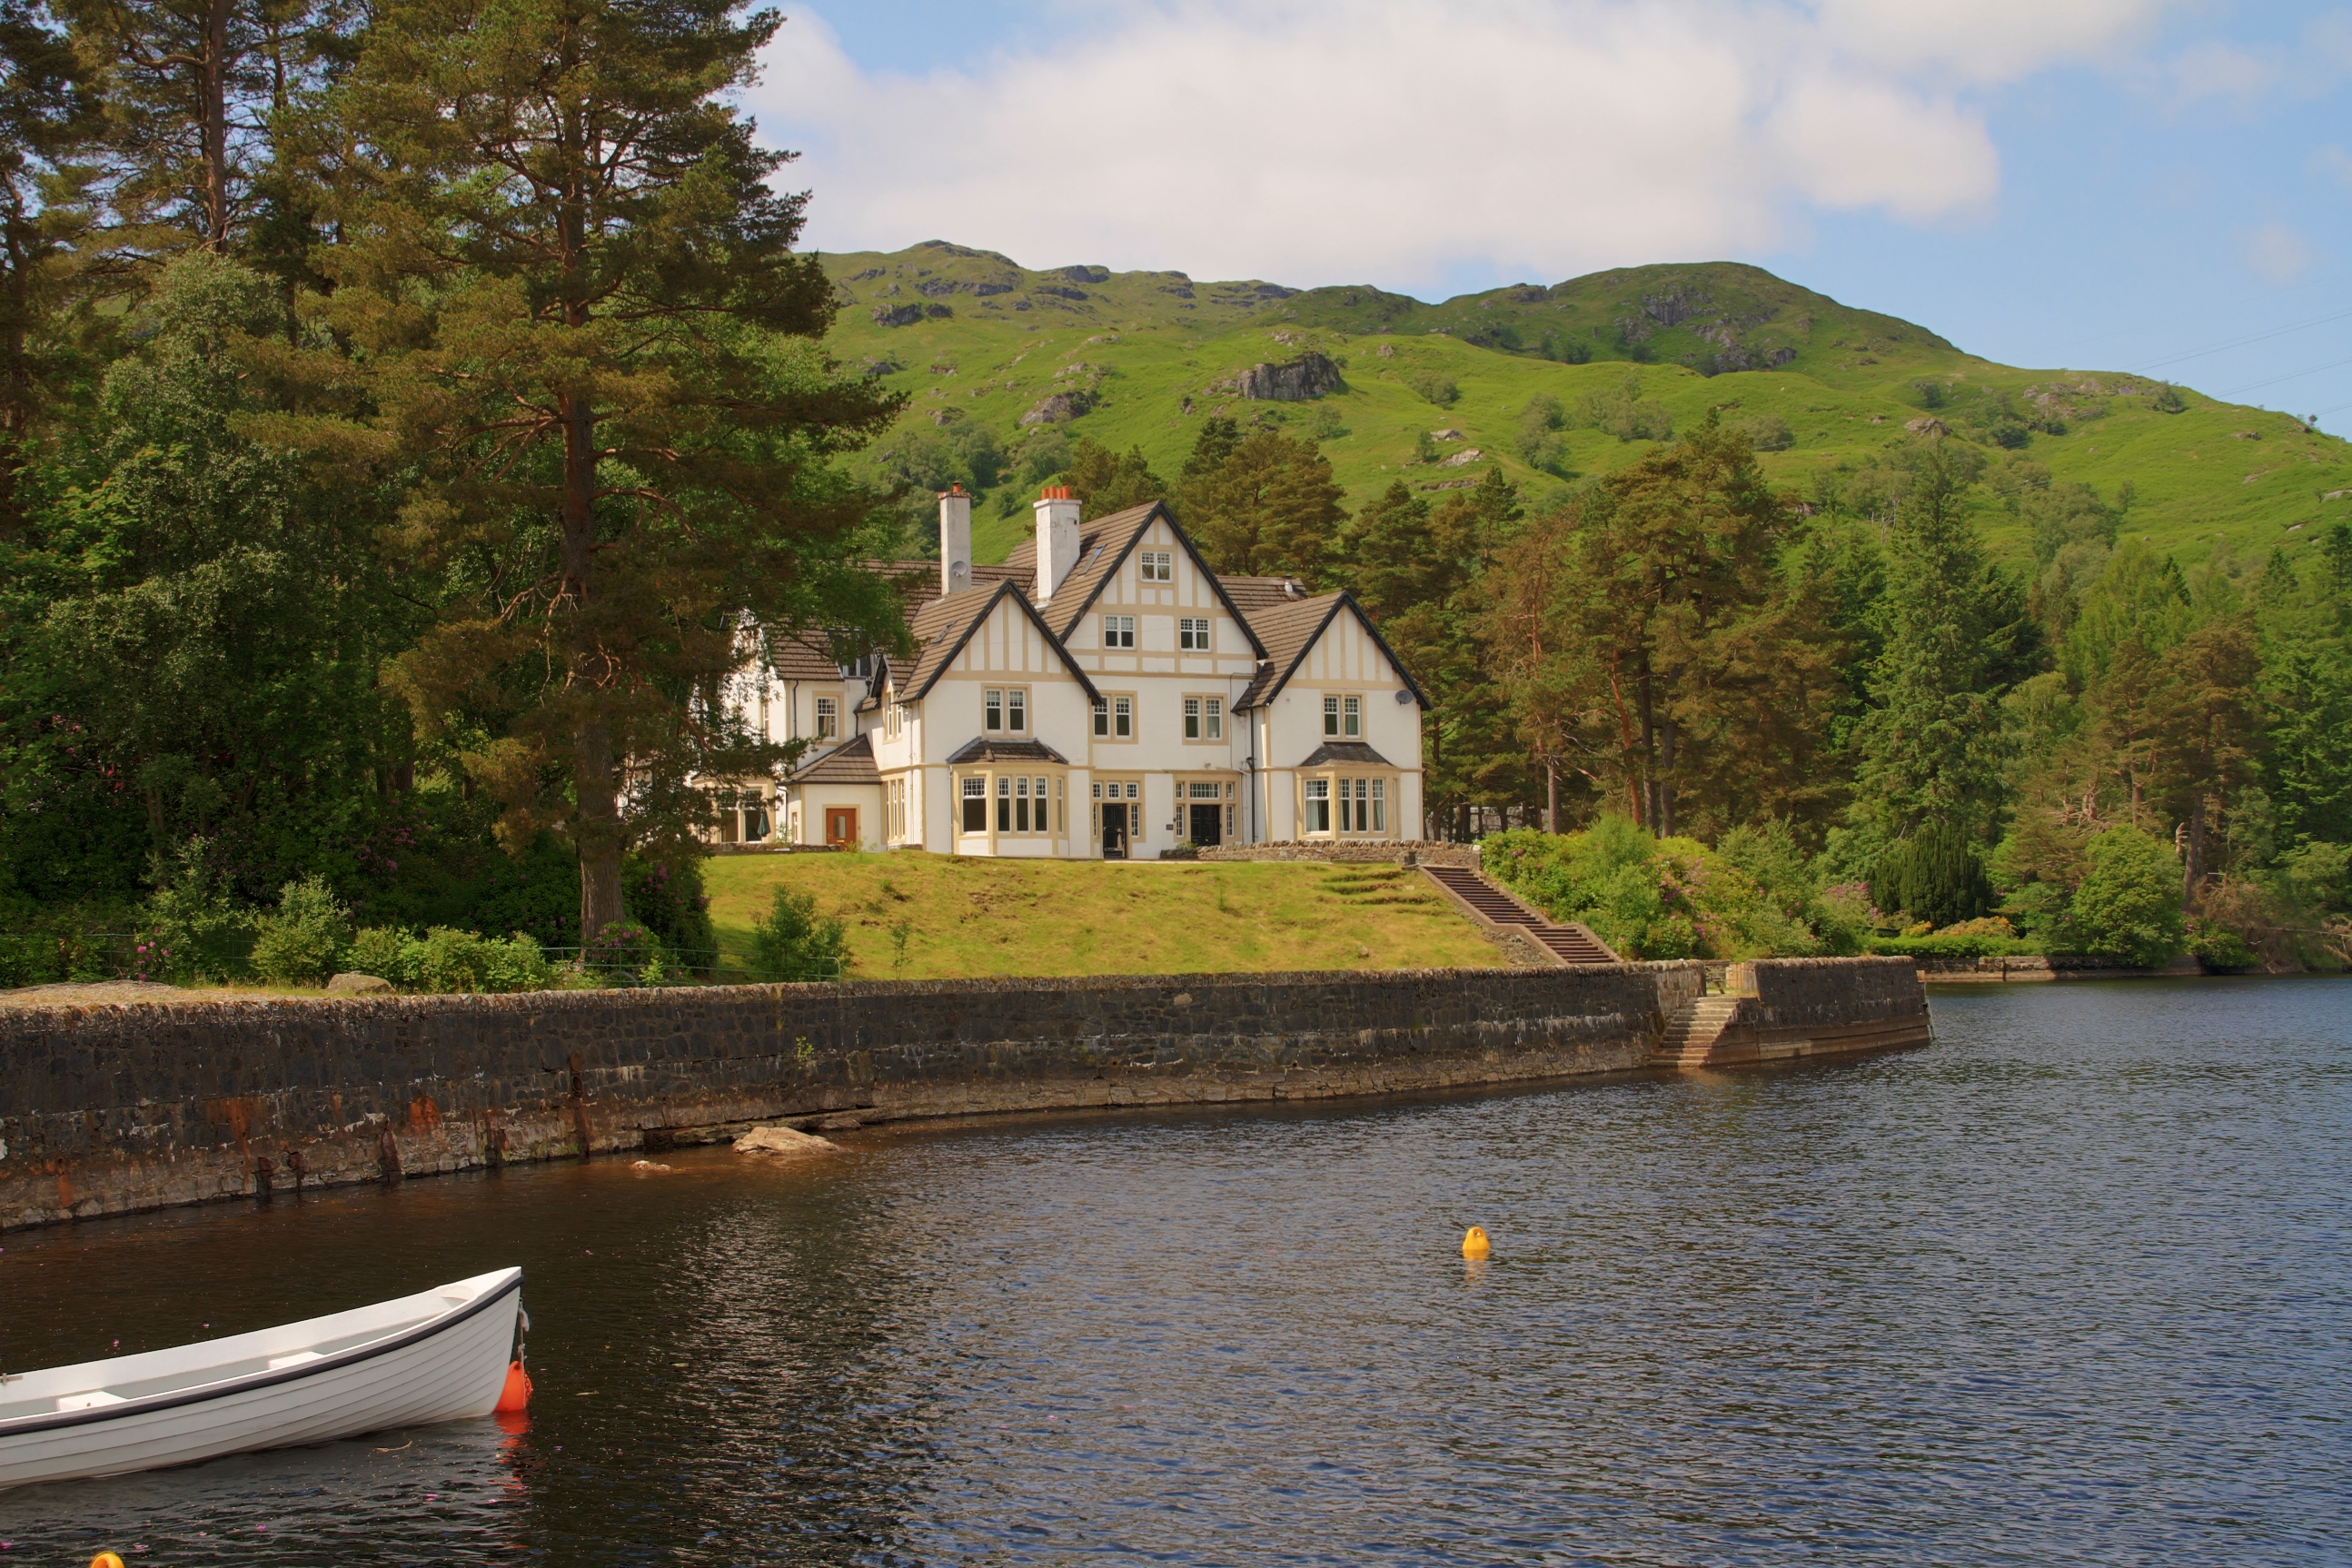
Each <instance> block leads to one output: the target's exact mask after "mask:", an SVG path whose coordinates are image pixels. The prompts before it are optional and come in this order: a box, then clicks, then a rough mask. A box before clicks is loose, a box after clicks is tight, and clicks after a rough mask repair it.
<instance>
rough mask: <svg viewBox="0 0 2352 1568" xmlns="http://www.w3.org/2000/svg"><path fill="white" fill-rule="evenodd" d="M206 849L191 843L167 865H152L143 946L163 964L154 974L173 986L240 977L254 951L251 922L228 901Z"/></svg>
mask: <svg viewBox="0 0 2352 1568" xmlns="http://www.w3.org/2000/svg"><path fill="white" fill-rule="evenodd" d="M210 851H211V845H210V843H209V842H208V841H206V840H205V839H203V838H191V839H189V840H188V841H187V842H186V843H185V844H184V845H182V846H181V847H180V852H179V854H178V855H176V856H174V857H173V858H172V859H171V860H170V861H168V862H164V861H161V860H159V861H158V863H157V865H156V868H155V883H156V886H155V893H154V896H153V897H152V898H151V899H149V900H147V924H148V928H149V929H148V931H147V932H146V933H145V934H144V935H143V936H142V941H145V942H148V943H149V946H150V950H151V952H152V954H153V955H155V956H157V957H160V958H163V964H162V967H161V969H160V970H159V971H158V972H157V973H160V974H161V975H163V977H165V978H168V979H170V980H172V981H173V982H174V983H177V982H183V981H188V980H194V979H197V978H200V977H208V978H211V979H215V980H226V979H230V978H233V977H234V976H236V975H239V974H242V973H245V969H246V957H247V953H248V952H251V951H252V948H253V916H252V915H251V914H250V913H249V912H248V911H247V910H241V909H239V908H237V906H236V903H235V902H233V901H232V900H231V899H230V897H229V885H228V879H227V878H226V877H225V876H223V875H222V874H221V873H220V872H219V871H217V870H215V868H214V867H213V866H212V864H211V860H210Z"/></svg>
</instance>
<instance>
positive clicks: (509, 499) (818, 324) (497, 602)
mask: <svg viewBox="0 0 2352 1568" xmlns="http://www.w3.org/2000/svg"><path fill="white" fill-rule="evenodd" d="M779 25H780V18H779V17H777V16H775V15H774V14H773V13H772V12H764V11H762V12H757V13H753V14H750V15H745V14H743V13H742V11H741V9H740V6H739V5H736V4H734V0H641V3H622V0H518V3H513V4H507V3H498V4H492V3H490V0H394V4H392V5H388V6H387V7H386V8H385V9H384V11H383V13H382V14H381V16H379V17H378V19H377V21H376V24H375V26H374V27H373V30H372V32H371V33H370V35H369V37H368V39H367V44H366V47H365V49H364V50H363V52H362V55H361V57H360V58H359V61H358V63H357V64H356V66H355V67H354V68H353V70H352V74H351V76H350V77H349V78H348V79H346V80H345V81H344V82H343V83H342V84H341V86H340V87H339V88H337V89H335V91H334V92H333V93H332V94H331V95H330V97H329V98H328V100H327V109H326V116H325V118H324V119H323V120H322V121H321V122H320V124H319V125H318V127H317V136H318V140H319V146H320V153H319V155H320V161H321V163H322V164H323V165H324V166H326V167H328V168H329V169H331V171H332V173H333V175H334V184H333V188H332V191H331V204H330V212H331V216H332V217H333V219H334V220H335V221H336V222H337V223H338V224H340V225H341V235H342V241H343V242H342V243H341V244H340V245H338V246H336V247H332V248H331V251H330V252H329V254H328V255H327V256H326V258H324V261H323V263H322V265H323V267H324V268H325V270H326V271H327V273H328V274H329V276H330V277H331V279H332V280H333V282H334V284H335V288H334V289H333V292H332V293H331V294H329V295H327V296H326V297H325V298H323V299H322V300H316V301H314V306H313V308H314V309H315V310H317V312H318V314H319V316H320V318H321V320H322V321H323V322H324V323H325V324H327V325H330V326H331V327H332V328H333V330H334V332H335V334H336V342H338V343H339V344H348V345H349V348H350V351H351V352H350V354H349V357H347V358H346V357H340V356H338V355H335V354H331V353H327V352H325V351H321V352H320V353H314V354H310V355H307V356H296V355H290V354H289V355H286V356H282V357H281V358H280V359H279V360H278V362H277V363H279V364H281V365H282V366H283V367H284V369H285V370H286V371H287V373H288V374H293V375H297V376H302V377H307V381H306V385H307V388H308V390H309V392H310V395H312V396H313V397H315V398H316V399H318V401H319V405H320V408H319V412H318V413H317V414H316V415H315V416H313V417H311V418H309V419H307V420H300V421H287V422H281V423H280V424H278V426H272V427H271V428H274V429H275V431H276V432H277V433H278V434H280V435H282V436H285V437H289V438H297V439H301V440H304V441H307V442H309V443H310V445H311V446H312V447H315V448H317V449H319V450H320V451H321V452H323V453H325V454H327V455H328V457H329V458H330V460H331V461H348V460H350V459H352V458H364V459H366V460H368V461H371V462H373V463H375V464H377V465H379V466H381V468H382V469H383V471H387V472H389V471H392V470H394V468H400V467H402V466H407V467H408V468H413V470H414V472H415V480H414V483H413V484H412V486H411V488H410V490H409V494H408V499H407V500H406V502H405V505H404V510H403V512H402V520H401V526H400V529H399V530H398V531H397V534H396V536H395V538H394V541H393V544H394V548H396V549H397V550H398V551H400V552H402V553H403V554H404V555H405V556H406V557H407V558H408V559H409V560H410V561H411V562H413V563H415V565H417V566H418V567H420V568H425V569H429V570H431V571H434V572H436V573H440V574H445V575H446V579H447V580H448V581H449V582H450V583H451V584H453V585H454V586H455V588H456V590H457V591H456V592H455V593H453V594H452V595H451V596H450V599H449V602H448V607H447V609H446V613H445V614H444V615H443V616H442V618H441V620H440V621H439V623H438V624H437V625H436V626H434V627H433V628H432V629H431V630H430V631H429V632H427V633H426V635H425V637H423V638H422V639H421V640H420V641H419V643H418V645H417V647H415V649H414V651H412V652H411V653H409V654H407V655H406V656H404V658H401V659H400V660H398V661H397V663H396V664H395V666H394V670H393V675H392V679H394V683H395V684H396V686H397V688H398V689H400V691H401V692H402V693H403V695H404V697H405V698H406V700H407V701H408V702H409V704H410V706H411V707H412V709H413V710H414V711H415V714H416V716H417V719H418V721H419V722H420V723H421V724H423V725H425V726H426V727H427V728H438V729H442V730H445V731H450V732H451V733H452V734H453V735H455V736H456V737H457V741H458V743H459V747H460V751H461V753H462V755H463V757H464V762H465V765H466V767H467V769H468V771H469V773H471V775H472V776H473V777H474V778H475V779H476V780H478V782H479V783H480V784H483V785H484V786H485V787H487V788H488V789H489V790H490V791H492V792H493V793H494V794H495V795H497V796H498V798H499V800H500V801H501V802H502V803H503V804H504V806H505V812H506V815H505V817H504V819H503V822H502V828H501V831H502V833H503V834H504V835H505V836H506V837H507V838H508V840H509V843H519V842H523V841H527V840H528V838H529V837H530V836H531V835H532V834H533V833H534V832H535V831H537V830H538V829H539V828H540V827H541V826H558V827H560V828H561V829H562V831H563V832H564V833H565V834H566V835H567V836H568V837H569V838H570V840H571V842H572V845H573V846H574V847H575V848H576V850H577V852H578V854H579V857H580V868H581V879H580V880H581V894H580V896H581V930H582V931H583V934H584V933H593V932H595V931H601V930H603V929H604V927H606V926H608V925H611V924H613V923H614V922H616V921H620V920H621V919H622V918H623V913H624V911H623V888H622V880H621V865H622V857H623V854H624V852H625V850H626V849H627V848H628V847H631V846H632V845H634V844H641V843H648V842H660V841H664V840H667V841H670V842H681V841H683V839H684V837H685V834H686V831H687V828H688V826H689V825H690V823H691V822H692V821H693V819H694V815H695V802H694V800H693V798H692V797H691V795H689V794H688V792H687V791H686V790H685V789H684V788H683V785H684V784H685V782H686V779H687V777H688V774H689V773H695V772H706V773H723V772H727V771H731V770H735V769H739V768H742V767H746V766H749V765H751V764H752V763H757V762H761V761H762V760H764V756H765V754H764V753H762V752H756V751H755V750H751V749H747V748H746V746H745V745H744V744H743V737H742V736H740V734H738V733H735V732H733V731H730V729H729V728H728V726H727V725H726V724H725V723H724V722H723V721H722V713H721V710H719V707H718V706H717V704H716V703H715V701H714V700H713V699H714V694H715V693H716V691H717V690H718V689H719V686H720V684H721V682H722V681H723V680H724V678H725V677H726V675H727V673H728V672H729V671H730V669H731V668H733V666H734V664H735V662H736V659H737V654H738V651H739V647H740V628H741V627H742V626H743V625H744V623H745V621H746V619H747V618H750V619H756V620H758V621H760V622H761V623H763V624H765V625H767V626H771V627H772V628H785V629H789V628H792V627H796V626H814V627H833V628H842V627H853V628H858V629H859V630H860V632H861V634H862V635H864V636H867V637H873V638H875V639H877V640H883V641H889V640H892V639H893V637H894V635H896V636H903V632H902V631H898V630H897V629H896V628H897V627H898V620H897V608H896V605H895V603H894V602H893V600H892V598H891V596H890V592H889V589H888V587H887V584H883V583H881V582H880V581H879V580H878V579H877V578H875V577H874V576H872V575H871V574H866V573H864V572H861V571H859V570H858V569H857V568H856V544H857V540H856V530H857V529H858V528H859V527H860V525H861V523H863V522H864V521H866V517H867V514H868V510H869V508H870V504H871V503H870V501H869V500H868V499H867V498H866V497H865V496H864V495H862V494H861V493H860V492H858V491H857V490H856V489H853V488H852V487H851V486H850V485H849V484H848V482H847V481H846V480H845V479H842V478H840V477H839V476H838V475H836V474H835V471H834V469H833V468H832V466H831V465H830V463H829V461H828V459H829V458H831V457H832V456H834V455H835V454H836V453H838V452H841V451H843V450H845V449H846V448H848V447H851V446H853V445H855V444H856V443H858V442H860V441H862V440H864V439H866V438H867V437H870V436H871V435H872V434H874V433H875V432H877V431H878V430H880V429H881V428H882V427H883V426H884V425H885V424H887V421H888V419H889V418H890V417H891V416H892V415H893V414H895V413H896V411H897V410H898V407H899V406H900V405H901V400H899V399H898V398H896V397H894V396H893V395H890V394H888V393H887V392H885V391H883V390H882V389H880V388H879V387H878V386H877V385H875V384H872V383H870V382H868V381H867V380H866V379H864V378H861V377H853V376H849V375H845V374H842V373H841V371H840V370H839V368H838V367H837V366H836V365H835V364H834V363H833V362H832V361H830V360H828V359H826V358H825V357H824V355H823V354H822V353H819V352H818V351H817V350H816V349H815V348H814V346H813V345H812V344H810V343H809V342H807V340H810V339H814V338H815V337H817V336H818V335H820V334H822V333H823V331H824V329H825V327H826V326H827V324H828V323H829V321H830V320H831V316H832V311H833V308H834V307H833V301H832V294H831V288H830V285H829V284H828V283H827V281H826V279H825V277H824V272H823V270H822V269H821V268H820V267H819V266H818V264H817V262H816V261H815V259H814V258H810V257H803V256H800V255H797V254H795V253H794V252H793V239H794V237H795V236H796V235H797V233H798V231H799V229H800V226H801V223H802V219H803V205H804V202H805V196H804V195H776V194H775V193H774V192H773V191H772V190H771V189H770V188H769V184H768V182H769V180H770V178H771V176H772V175H773V174H775V173H776V172H777V170H778V169H779V167H780V166H781V165H782V163H784V162H785V161H786V160H785V157H784V156H783V155H782V154H776V153H767V152H764V151H762V150H761V148H760V147H759V146H758V145H757V144H756V142H754V140H753V136H752V126H751V121H749V120H748V119H746V118H745V117H744V116H743V115H742V114H741V113H740V112H739V111H738V110H737V109H736V108H735V107H734V99H735V96H736V94H737V93H739V92H740V89H743V88H744V87H745V86H747V85H748V84H749V83H750V82H751V80H752V79H753V76H754V73H755V65H754V62H755V58H756V56H757V54H758V52H759V50H760V49H761V47H763V46H764V45H765V44H766V43H767V42H768V40H769V39H770V38H771V37H772V36H773V35H774V33H775V30H776V28H777V26H779ZM257 352H258V351H257ZM264 363H269V362H268V360H267V359H266V357H265V359H264ZM461 718H462V719H467V720H468V721H473V722H476V723H478V724H479V726H480V728H479V729H478V731H477V732H475V733H473V734H471V735H470V736H468V735H467V734H465V733H464V732H463V731H462V730H451V726H452V725H453V724H454V723H457V721H459V720H460V719H461Z"/></svg>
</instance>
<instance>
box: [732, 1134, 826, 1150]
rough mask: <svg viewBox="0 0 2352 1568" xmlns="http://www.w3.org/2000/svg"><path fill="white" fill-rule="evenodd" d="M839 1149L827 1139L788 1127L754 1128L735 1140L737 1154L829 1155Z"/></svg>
mask: <svg viewBox="0 0 2352 1568" xmlns="http://www.w3.org/2000/svg"><path fill="white" fill-rule="evenodd" d="M840 1147H841V1145H840V1144H838V1143H835V1142H833V1141H832V1140H831V1139H829V1138H819V1137H817V1136H816V1135H815V1134H814V1133H813V1132H795V1131H793V1130H792V1129H791V1128H789V1127H754V1128H752V1129H751V1131H749V1132H746V1133H744V1134H743V1136H741V1137H740V1138H738V1139H737V1140H735V1152H737V1153H738V1154H830V1153H832V1152H835V1150H837V1149H839V1148H840Z"/></svg>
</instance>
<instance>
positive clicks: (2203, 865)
mask: <svg viewBox="0 0 2352 1568" xmlns="http://www.w3.org/2000/svg"><path fill="white" fill-rule="evenodd" d="M2163 675H2164V681H2163V685H2162V688H2161V690H2162V698H2161V701H2162V718H2161V725H2162V735H2163V753H2164V763H2165V773H2166V774H2167V782H2168V784H2170V786H2171V794H2172V795H2173V800H2172V805H2173V809H2174V812H2175V814H2176V815H2177V816H2178V817H2179V820H2180V821H2181V822H2182V824H2183V827H2184V831H2183V833H2182V835H2181V837H2182V839H2183V848H2184V850H2185V853H2184V854H2183V855H2182V857H2181V874H2182V876H2183V878H2184V879H2185V881H2184V884H2183V893H2184V896H2185V900H2194V899H2195V897H2196V894H2197V890H2198V889H2199V888H2200V887H2201V886H2202V885H2203V883H2204V881H2205V877H2206V873H2207V871H2208V869H2209V858H2210V855H2209V848H2210V846H2209V840H2210V835H2211V830H2212V826H2213V820H2214V818H2215V817H2216V816H2219V815H2220V814H2221V813H2222V812H2224V811H2226V810H2228V809H2229V807H2230V806H2231V804H2232V803H2233V802H2234V801H2235V799H2236V797H2237V795H2238V792H2239V791H2240V790H2242V789H2243V788H2244V787H2246V786H2247V785H2249V784H2252V782H2253V778H2254V775H2255V769H2256V766H2257V762H2258V755H2259V751H2260V747H2261V731H2260V712H2261V697H2260V694H2259V692H2258V690H2257V684H2256V683H2257V682H2258V680H2259V679H2260V678H2261V675H2262V658H2261V655H2260V653H2259V652H2258V651H2257V647H2256V643H2255V639H2254V629H2253V627H2252V626H2251V625H2250V624H2248V623H2247V621H2246V620H2245V619H2244V618H2242V617H2239V616H2231V617H2229V618H2226V619H2222V620H2217V621H2212V622H2210V623H2208V624H2207V625H2205V626H2200V627H2199V628H2198V629H2197V630H2196V631H2194V632H2192V633H2190V634H2189V637H2188V638H2187V639H2186V640H2185V641H2183V642H2182V643H2181V644H2180V646H2179V647H2176V648H2174V649H2173V650H2172V651H2171V652H2170V653H2169V654H2167V655H2166V656H2165V658H2164V669H2163Z"/></svg>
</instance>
